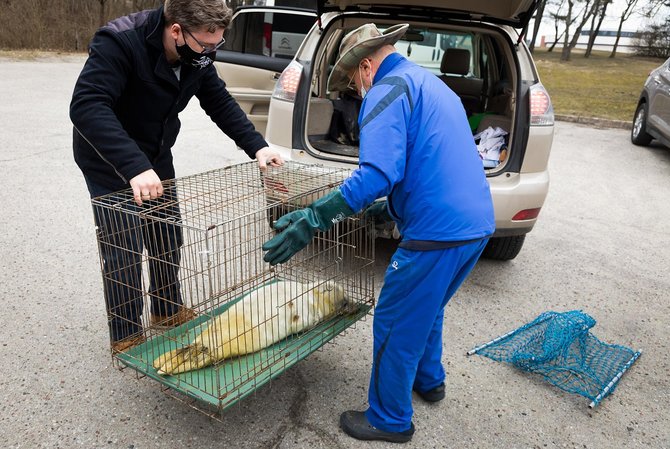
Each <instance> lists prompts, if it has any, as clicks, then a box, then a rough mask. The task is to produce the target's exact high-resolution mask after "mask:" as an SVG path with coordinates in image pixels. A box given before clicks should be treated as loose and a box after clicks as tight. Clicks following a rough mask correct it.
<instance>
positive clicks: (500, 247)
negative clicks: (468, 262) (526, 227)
mask: <svg viewBox="0 0 670 449" xmlns="http://www.w3.org/2000/svg"><path fill="white" fill-rule="evenodd" d="M524 240H526V234H523V235H513V236H510V237H493V238H491V239H489V242H488V243H487V245H486V248H484V252H483V253H482V257H484V258H486V259H493V260H512V259H514V258H515V257H516V256H517V255H518V254H519V252H520V251H521V248H522V247H523V242H524Z"/></svg>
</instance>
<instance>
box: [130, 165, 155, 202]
mask: <svg viewBox="0 0 670 449" xmlns="http://www.w3.org/2000/svg"><path fill="white" fill-rule="evenodd" d="M130 187H132V188H133V198H135V203H137V205H138V206H141V205H142V201H147V200H155V199H156V198H158V197H159V196H162V195H163V184H161V180H160V178H159V177H158V175H157V174H156V172H155V171H153V170H152V169H149V170H147V171H144V172H142V173H140V174H139V175H137V176H135V177H134V178H133V179H131V180H130Z"/></svg>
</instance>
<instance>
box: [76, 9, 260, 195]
mask: <svg viewBox="0 0 670 449" xmlns="http://www.w3.org/2000/svg"><path fill="white" fill-rule="evenodd" d="M164 28H165V20H164V17H163V8H159V9H155V10H151V11H142V12H139V13H135V14H132V15H130V16H126V17H121V18H118V19H116V20H113V21H112V22H110V23H108V24H107V25H106V26H104V27H102V28H101V29H100V30H98V32H97V33H96V34H95V36H94V37H93V40H92V41H91V43H90V45H89V51H88V53H89V56H88V59H87V60H86V63H85V65H84V68H83V70H82V71H81V74H80V75H79V79H78V80H77V84H76V85H75V88H74V94H73V96H72V103H71V104H70V118H71V119H72V123H73V124H74V141H73V147H74V158H75V161H76V162H77V165H79V167H80V168H81V170H82V172H83V173H84V175H85V176H86V177H87V178H89V179H90V180H91V181H93V182H94V183H96V184H98V185H101V186H103V187H105V188H108V189H110V191H112V190H119V189H122V188H125V187H128V182H129V181H130V179H131V178H133V177H134V176H136V175H138V174H140V173H142V172H143V171H146V170H148V169H151V168H153V169H154V170H155V171H156V173H157V174H158V176H159V177H160V178H161V179H170V178H174V176H175V172H174V167H173V164H172V151H171V149H172V146H173V145H174V143H175V141H176V139H177V134H178V133H179V128H180V122H179V118H178V114H179V112H181V111H183V110H184V108H185V107H186V105H187V104H188V102H189V100H190V99H191V98H192V97H193V96H194V95H195V96H196V97H198V99H199V100H200V105H201V106H202V108H203V109H204V110H205V112H206V113H207V115H209V116H210V117H211V119H212V120H213V121H214V122H215V123H216V124H217V125H218V126H219V128H221V130H222V131H223V132H225V133H226V134H227V135H228V136H229V137H230V138H232V139H233V140H234V141H235V143H237V145H238V146H240V147H241V148H242V149H243V150H245V152H246V153H247V154H248V155H249V157H251V158H252V159H253V158H254V157H255V154H256V151H258V150H259V149H261V148H263V147H265V146H267V143H266V142H265V140H264V139H263V137H262V136H261V135H260V134H259V133H257V132H256V131H255V129H254V126H253V125H252V123H251V122H250V121H249V120H248V119H247V117H246V115H245V114H244V112H243V111H242V109H241V108H240V107H239V105H238V104H237V103H236V102H235V99H234V98H233V97H232V96H231V95H230V94H229V93H228V91H227V90H226V87H225V84H224V83H223V81H222V80H221V79H220V78H219V77H218V75H217V73H216V69H215V68H214V65H213V64H212V65H210V66H209V67H207V68H204V69H197V68H194V67H191V66H189V65H182V66H181V74H180V80H177V77H176V76H175V74H174V72H173V69H172V68H171V67H170V66H169V64H168V62H167V60H166V58H165V50H164V48H163V30H164ZM213 144H215V143H213Z"/></svg>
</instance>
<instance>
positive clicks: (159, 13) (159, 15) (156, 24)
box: [146, 6, 183, 88]
mask: <svg viewBox="0 0 670 449" xmlns="http://www.w3.org/2000/svg"><path fill="white" fill-rule="evenodd" d="M164 30H165V16H164V15H163V7H162V6H161V7H160V8H158V9H155V10H153V11H152V12H151V14H150V15H149V18H148V20H147V31H148V34H147V37H146V41H147V44H148V46H149V47H150V49H149V51H150V52H151V53H153V54H154V55H155V58H156V64H155V65H154V74H155V75H156V76H157V77H159V78H160V79H162V80H164V81H167V82H168V83H170V84H172V85H173V86H174V87H176V88H179V81H178V80H177V78H176V77H175V76H174V73H173V72H172V68H171V67H170V65H169V64H168V62H167V59H166V58H165V48H164V47H163V31H164ZM152 50H153V51H152ZM182 75H183V73H182Z"/></svg>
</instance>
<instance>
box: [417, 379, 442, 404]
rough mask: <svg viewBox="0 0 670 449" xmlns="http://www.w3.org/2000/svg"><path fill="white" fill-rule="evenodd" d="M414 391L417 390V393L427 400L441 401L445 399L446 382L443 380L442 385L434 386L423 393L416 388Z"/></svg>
mask: <svg viewBox="0 0 670 449" xmlns="http://www.w3.org/2000/svg"><path fill="white" fill-rule="evenodd" d="M414 391H416V393H417V394H418V395H419V396H421V399H423V400H424V401H426V402H440V401H441V400H442V399H444V396H445V393H444V382H442V383H441V384H440V385H438V386H437V387H435V388H433V389H432V390H428V391H425V392H423V393H422V392H421V391H419V390H416V389H415V390H414Z"/></svg>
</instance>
